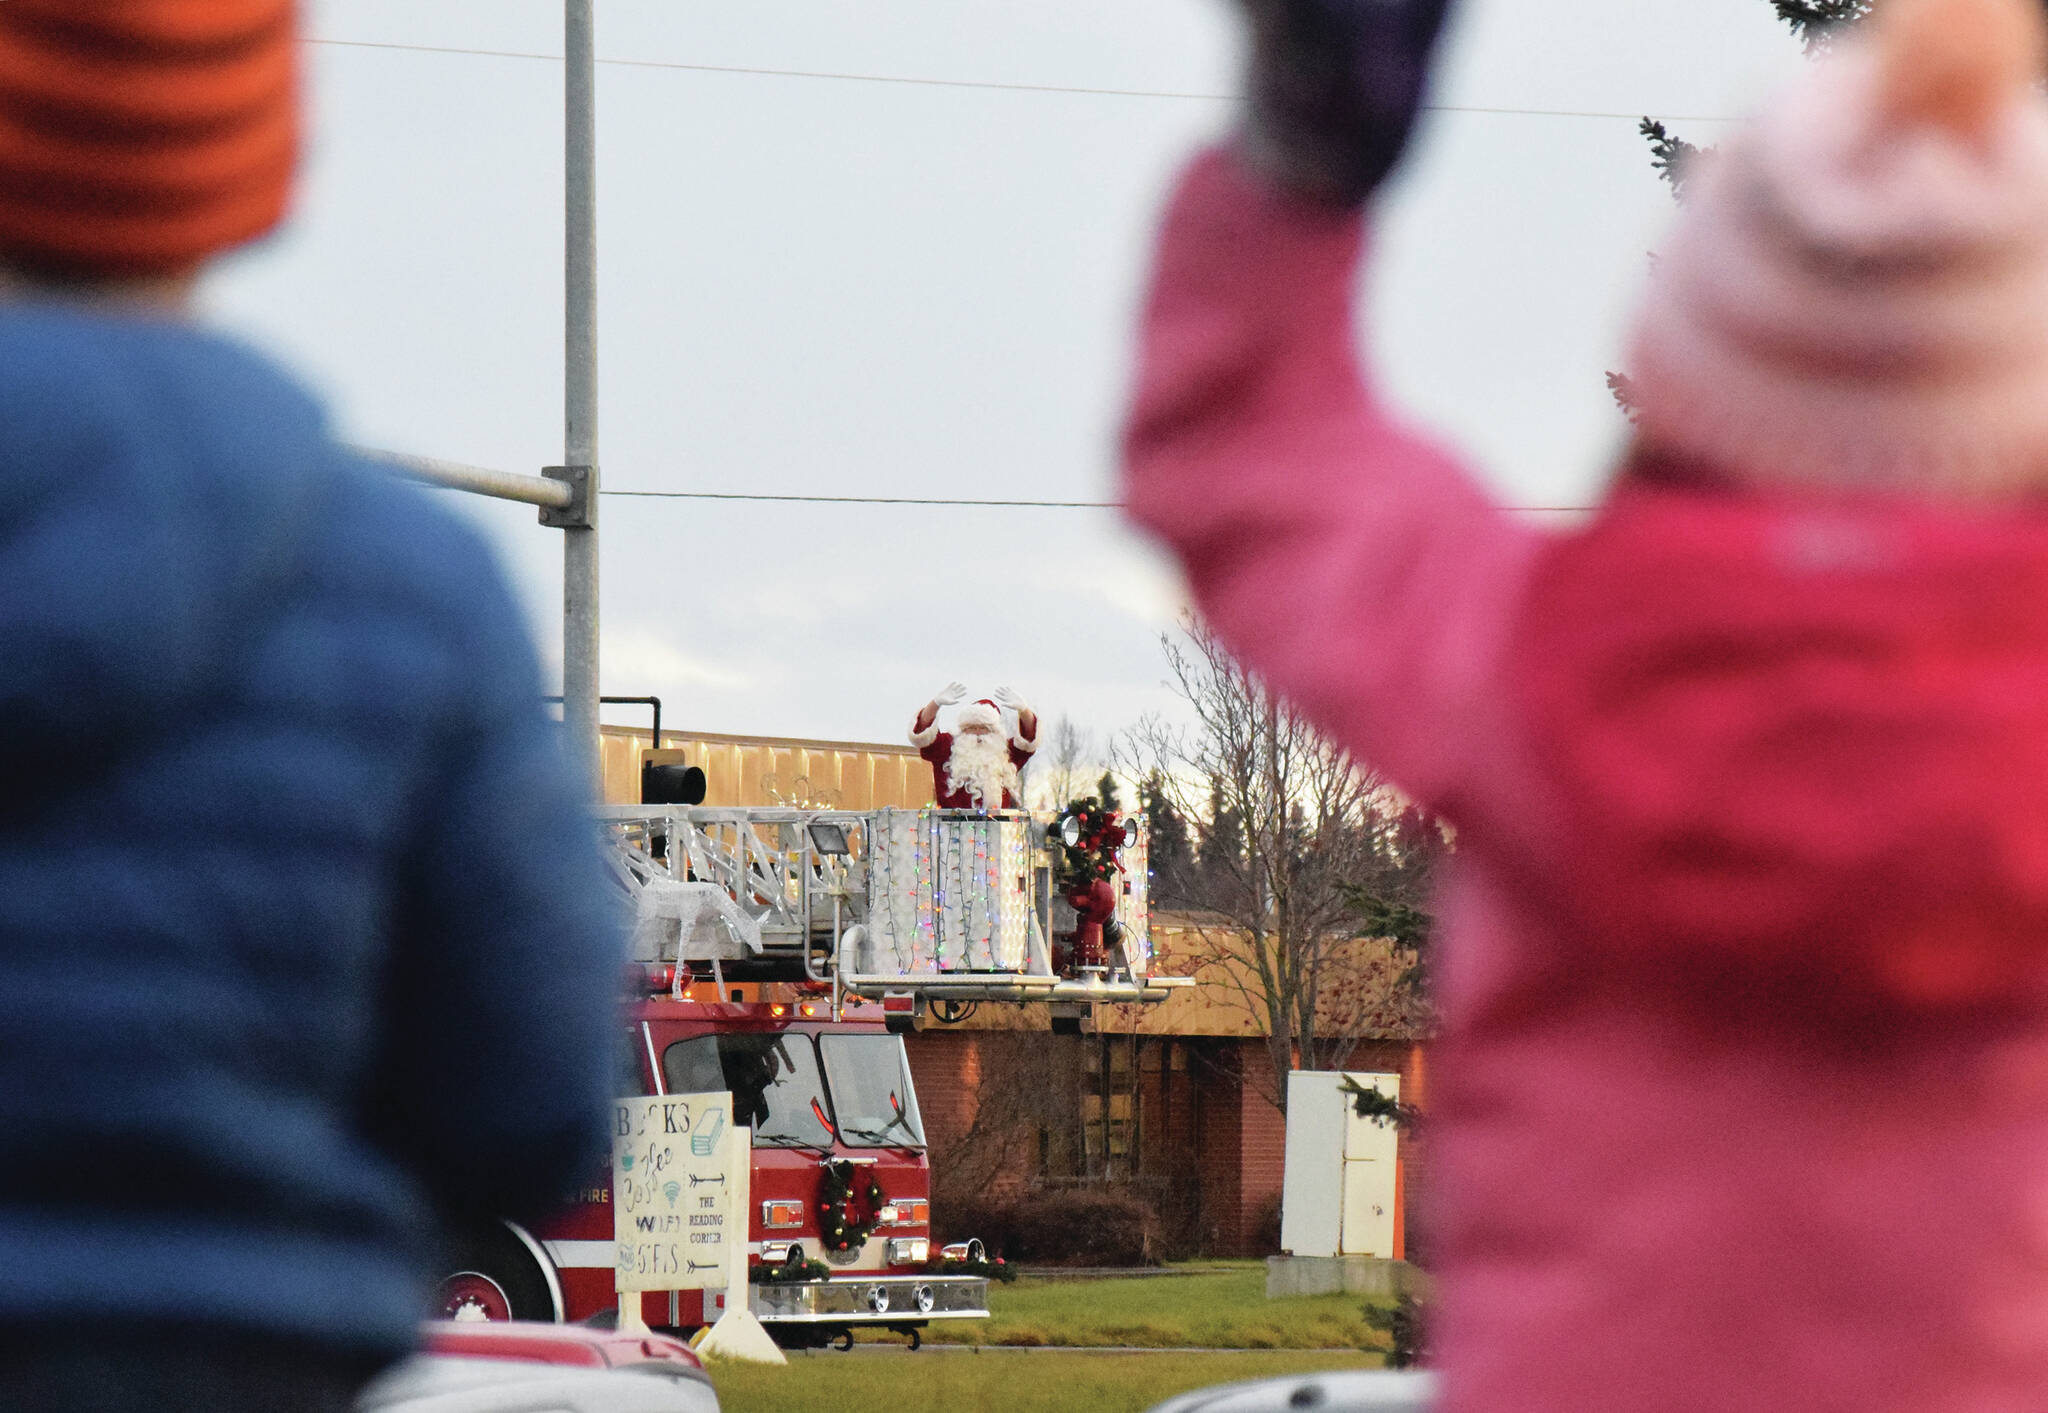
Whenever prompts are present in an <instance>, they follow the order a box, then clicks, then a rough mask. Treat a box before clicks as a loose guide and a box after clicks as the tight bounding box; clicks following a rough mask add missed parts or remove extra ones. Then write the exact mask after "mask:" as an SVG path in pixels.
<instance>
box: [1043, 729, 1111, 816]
mask: <svg viewBox="0 0 2048 1413" xmlns="http://www.w3.org/2000/svg"><path fill="white" fill-rule="evenodd" d="M1095 755H1096V750H1095V739H1094V736H1093V734H1092V733H1090V732H1088V731H1085V730H1083V729H1082V728H1081V727H1079V726H1076V725H1075V724H1074V723H1073V720H1072V719H1071V718H1069V717H1066V716H1062V717H1061V718H1060V719H1059V720H1058V721H1055V722H1054V723H1053V726H1052V731H1051V732H1050V733H1049V735H1048V738H1047V742H1046V745H1045V748H1044V749H1043V750H1041V751H1040V752H1039V753H1038V754H1037V755H1036V756H1035V757H1033V759H1034V760H1035V761H1038V762H1041V763H1042V765H1041V768H1040V770H1039V771H1038V780H1039V782H1040V784H1041V785H1042V786H1043V788H1044V792H1045V799H1044V801H1043V804H1044V805H1045V807H1046V808H1049V809H1058V808H1060V807H1061V806H1062V805H1065V804H1067V803H1068V802H1069V801H1071V800H1073V799H1076V798H1078V797H1079V796H1081V795H1085V794H1087V793H1088V790H1089V787H1090V784H1091V781H1090V779H1089V776H1090V774H1091V773H1092V771H1093V769H1094V767H1095V765H1096V763H1097V762H1096V761H1095V759H1094V757H1095Z"/></svg>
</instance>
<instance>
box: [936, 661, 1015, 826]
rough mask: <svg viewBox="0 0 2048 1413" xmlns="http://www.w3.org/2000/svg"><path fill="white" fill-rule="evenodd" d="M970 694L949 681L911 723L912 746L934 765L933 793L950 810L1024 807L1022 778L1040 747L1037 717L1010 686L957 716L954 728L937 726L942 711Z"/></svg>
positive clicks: (971, 705) (1000, 688) (998, 690)
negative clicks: (1020, 794)
mask: <svg viewBox="0 0 2048 1413" xmlns="http://www.w3.org/2000/svg"><path fill="white" fill-rule="evenodd" d="M966 696H967V688H966V687H965V686H963V685H962V684H960V683H958V682H950V683H948V684H947V685H946V687H945V690H943V691H941V692H940V693H939V694H938V695H937V696H935V697H933V698H932V699H931V700H930V701H928V702H926V703H925V704H924V708H923V710H921V711H919V712H918V714H917V719H916V720H915V721H913V722H912V723H911V724H910V744H911V745H913V746H916V747H917V751H918V754H919V755H921V756H923V757H924V758H925V759H926V760H928V761H930V762H931V763H932V793H933V794H934V795H935V796H936V797H937V798H938V802H939V808H940V809H946V810H997V809H1003V810H1014V809H1018V808H1021V804H1020V802H1019V800H1018V782H1019V780H1020V779H1021V778H1022V775H1023V771H1024V763H1025V762H1026V761H1028V760H1030V759H1031V753H1032V752H1033V751H1036V750H1037V749H1038V716H1037V713H1035V712H1033V711H1032V710H1031V708H1030V707H1028V706H1026V705H1025V704H1024V699H1023V698H1022V697H1020V696H1018V695H1017V694H1016V693H1015V692H1013V691H1011V690H1010V689H1009V688H1008V687H998V688H996V689H995V692H994V693H993V694H992V695H990V696H987V697H983V698H982V699H981V700H980V701H978V702H968V703H967V705H966V706H963V707H961V708H960V710H959V711H958V712H957V713H955V714H954V718H953V729H952V730H951V731H941V730H939V709H940V708H941V707H949V706H952V705H953V704H954V703H956V702H959V701H961V700H963V699H964V698H965V697H966Z"/></svg>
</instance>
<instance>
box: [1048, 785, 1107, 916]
mask: <svg viewBox="0 0 2048 1413" xmlns="http://www.w3.org/2000/svg"><path fill="white" fill-rule="evenodd" d="M1050 838H1051V841H1052V845H1053V849H1054V852H1055V854H1056V856H1057V864H1056V872H1057V873H1058V875H1059V885H1060V891H1061V892H1063V893H1079V892H1085V891H1086V890H1087V888H1088V886H1089V885H1090V884H1092V883H1097V882H1101V881H1103V880H1106V879H1110V878H1114V877H1116V875H1117V873H1118V872H1119V865H1118V864H1117V858H1116V851H1117V850H1118V849H1121V848H1122V847H1123V845H1124V818H1123V816H1122V815H1121V814H1118V813H1117V812H1116V811H1115V810H1113V809H1106V808H1104V807H1103V806H1102V805H1101V804H1100V803H1099V802H1098V801H1097V800H1096V798H1095V797H1094V796H1093V795H1089V796H1087V797H1086V798H1084V799H1079V800H1076V801H1074V802H1073V803H1072V804H1070V805H1068V806H1067V807H1066V808H1065V809H1063V810H1061V811H1060V817H1059V819H1058V821H1057V822H1055V823H1054V825H1053V827H1052V832H1051V835H1050Z"/></svg>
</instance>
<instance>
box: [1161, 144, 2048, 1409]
mask: <svg viewBox="0 0 2048 1413" xmlns="http://www.w3.org/2000/svg"><path fill="white" fill-rule="evenodd" d="M1359 244H1360V225H1359V222H1358V221H1357V220H1356V219H1354V218H1351V217H1347V216H1342V215H1334V214H1330V213H1327V212H1323V211H1319V210H1314V209H1310V208H1307V207H1304V206H1301V205H1298V204H1295V203H1292V202H1290V201H1289V200H1287V199H1286V198H1283V197H1281V196H1278V195H1276V194H1274V193H1272V192H1271V191H1270V190H1268V189H1267V188H1265V187H1263V186H1262V185H1260V184H1259V183H1258V182H1257V181H1256V180H1254V179H1253V178H1251V177H1249V176H1248V175H1247V174H1246V173H1245V172H1244V171H1243V170H1242V169H1241V168H1239V167H1238V166H1237V165H1236V164H1235V162H1234V161H1233V159H1231V158H1230V157H1228V156H1227V155H1224V154H1222V153H1211V154H1209V155H1208V156H1206V157H1204V158H1203V159H1201V160H1200V161H1199V162H1197V163H1196V165H1195V166H1194V168H1193V169H1192V171H1191V172H1190V173H1189V174H1188V176H1187V177H1186V179H1185V180H1184V182H1183V184H1182V186H1181V188H1180V190H1179V192H1178V194H1177V196H1176V198H1175V200H1174V202H1173V206H1172V209H1171V212H1170V214H1169V215H1168V217H1167V220H1166V223H1165V230H1164V234H1163V237H1162V239H1161V243H1160V249H1159V255H1158V268H1157V272H1156V279H1155V286H1154V289H1153V292H1152V297H1151V300H1150V304H1149V307H1148V310H1147V313H1146V316H1145V326H1144V337H1143V351H1142V365H1141V375H1140V382H1139V387H1138V392H1137V403H1136V407H1135V410H1134V412H1133V414H1132V419H1131V423H1130V427H1129V431H1128V444H1127V448H1126V455H1127V464H1128V487H1127V497H1128V504H1129V508H1130V513H1131V515H1132V516H1133V517H1134V518H1135V519H1136V520H1137V521H1138V522H1139V523H1140V524H1142V525H1143V526H1145V527H1146V528H1148V529H1149V530H1151V531H1152V532H1153V533H1155V534H1157V535H1158V536H1160V537H1161V538H1163V539H1164V540H1165V541H1167V543H1168V544H1169V545H1171V546H1172V548H1173V549H1174V550H1175V551H1176V552H1177V553H1178V555H1179V556H1180V559H1181V561H1182V563H1183V564H1184V566H1185V568H1186V571H1187V575H1188V578H1189V581H1190V583H1191V585H1192V587H1193V590H1194V594H1195V597H1196V600H1197V603H1198V605H1199V608H1200V610H1201V612H1202V614H1203V615H1204V617H1205V618H1206V619H1207V621H1208V622H1209V623H1210V624H1211V625H1212V626H1213V627H1214V628H1215V629H1216V631H1217V632H1218V633H1219V634H1221V635H1222V637H1223V638H1224V640H1225V641H1226V642H1227V643H1229V644H1230V645H1231V647H1232V648H1233V650H1234V651H1235V652H1237V653H1238V654H1239V655H1240V656H1241V657H1242V659H1243V660H1244V661H1245V662H1246V663H1247V664H1248V665H1250V666H1251V667H1253V668H1254V669H1255V670H1257V671H1258V672H1259V673H1260V674H1261V675H1262V676H1263V677H1264V678H1265V680H1266V681H1267V682H1268V683H1269V684H1271V685H1272V686H1273V687H1274V688H1276V689H1277V690H1279V691H1281V692H1282V693H1284V694H1285V695H1286V696H1288V697H1289V698H1290V699H1291V700H1293V701H1294V702H1295V703H1296V704H1297V705H1298V706H1300V707H1301V708H1302V709H1303V710H1305V711H1306V712H1307V713H1309V714H1310V716H1311V717H1312V718H1313V719H1315V720H1316V721H1317V722H1318V723H1319V724H1320V725H1321V726H1322V727H1323V728H1324V729H1325V730H1326V731H1327V732H1328V733H1329V734H1330V735H1331V736H1332V737H1333V738H1334V739H1335V740H1337V741H1339V742H1341V743H1342V744H1343V745H1345V746H1346V747H1348V748H1350V749H1352V750H1353V751H1355V752H1356V753H1357V754H1358V755H1359V756H1360V757H1361V758H1363V759H1366V760H1369V761H1371V762H1372V763H1374V764H1375V765H1377V766H1378V767H1380V768H1381V769H1382V770H1384V771H1385V772H1386V773H1387V774H1388V775H1389V776H1390V777H1391V778H1392V779H1394V780H1395V781H1396V782H1398V783H1399V784H1401V785H1402V786H1403V787H1404V788H1405V789H1407V790H1408V791H1409V792H1411V793H1412V794H1414V795H1415V796H1417V797H1418V798H1420V799H1421V800H1423V801H1424V802H1425V803H1427V804H1429V805H1430V806H1432V807H1433V808H1435V809H1436V810H1438V811H1440V812H1441V813H1443V814H1444V815H1445V816H1446V817H1448V818H1449V819H1451V820H1452V821H1453V822H1455V823H1456V824H1457V825H1458V827H1459V831H1460V834H1459V841H1460V849H1459V856H1458V860H1457V863H1458V867H1457V871H1456V876H1455V878H1454V880H1453V882H1452V884H1451V886H1450V888H1449V889H1448V891H1447V894H1446V896H1445V897H1444V898H1443V899H1442V900H1441V911H1442V916H1443V918H1444V928H1443V932H1444V934H1445V941H1444V943H1443V957H1442V959H1441V963H1440V971H1439V975H1440V979H1441V986H1442V993H1441V996H1440V998H1439V999H1440V1002H1441V1004H1442V1007H1443V1010H1444V1014H1445V1023H1444V1028H1443V1034H1442V1039H1441V1045H1440V1048H1439V1052H1438V1065H1437V1067H1436V1070H1435V1071H1434V1073H1435V1075H1436V1083H1435V1089H1434V1094H1433V1098H1434V1101H1435V1104H1434V1109H1433V1112H1432V1125H1433V1128H1432V1134H1433V1137H1432V1143H1433V1145H1434V1146H1433V1150H1432V1157H1433V1161H1432V1182H1433V1184H1435V1190H1434V1191H1433V1192H1432V1193H1431V1194H1430V1209H1429V1216H1430V1220H1429V1224H1428V1225H1429V1230H1430V1235H1431V1251H1432V1253H1433V1256H1434V1257H1435V1259H1436V1263H1437V1265H1438V1267H1439V1273H1440V1276H1441V1287H1440V1296H1439V1300H1438V1303H1437V1305H1436V1326H1435V1334H1436V1341H1437V1343H1436V1349H1437V1355H1438V1359H1439V1362H1440V1365H1441V1368H1442V1371H1443V1374H1444V1378H1445V1389H1446V1395H1445V1400H1444V1404H1443V1407H1444V1413H1610V1410H1611V1411H1612V1413H1653V1410H1654V1411H1655V1413H1690V1410H1701V1413H1704V1411H1705V1410H1715V1413H1773V1411H1774V1410H1795V1409H1796V1410H1801V1411H1802V1413H1819V1411H1820V1410H1843V1411H1844V1413H1848V1411H1849V1410H1854V1411H1855V1413H1875V1411H1877V1410H1892V1409H1898V1410H1905V1409H1912V1410H1916V1413H1935V1410H1954V1413H1963V1410H1968V1411H1969V1413H1993V1410H1997V1411H1998V1413H2043V1411H2044V1410H2048V517H2043V516H2041V515H2039V514H2037V513H2035V512H2033V511H2028V512H2026V513H2023V514H2018V513H2016V514H2010V515H2006V516H1991V515H1973V514H1970V513H1965V512H1961V511H1948V510H1940V509H1937V508H1934V507H1932V506H1924V505H1918V504H1913V503H1904V502H1896V501H1894V502H1885V501H1879V500H1868V499H1866V500H1853V499H1841V500H1833V501H1823V500H1817V499H1801V498H1799V497H1797V496H1795V495H1793V494H1790V493H1788V494H1785V495H1783V496H1778V495H1760V494H1757V493H1753V492H1752V493H1742V492H1738V491H1735V490H1732V489H1727V488H1724V487H1721V486H1717V485H1716V484H1715V483H1714V480H1713V478H1712V477H1711V475H1708V474H1705V473H1701V472H1697V471H1688V470H1685V469H1683V468H1677V467H1672V466H1668V465H1665V466H1661V467H1660V465H1659V464H1658V463H1656V462H1654V461H1651V460H1646V461H1645V462H1644V463H1643V468H1642V470H1641V471H1640V472H1638V473H1633V474H1629V475H1625V476H1624V477H1623V479H1622V481H1621V482H1620V484H1619V485H1618V487H1617V488H1616V490H1615V491H1614V493H1613V494H1612V495H1611V496H1610V498H1609V501H1608V504H1607V506H1606V507H1605V508H1604V509H1603V510H1602V511H1601V512H1600V513H1599V515H1597V516H1596V517H1595V518H1594V519H1593V520H1592V521H1591V523H1590V524H1588V525H1587V526H1585V527H1584V528H1581V529H1577V530H1573V531H1571V532H1569V533H1559V534H1546V533H1542V532H1539V531H1537V530H1536V529H1533V528H1531V527H1530V526H1528V525H1525V524H1523V523H1520V522H1519V521H1517V520H1515V519H1513V518H1510V517H1509V516H1507V515H1505V514H1503V513H1502V512H1501V511H1500V510H1499V509H1497V508H1496V507H1495V506H1494V505H1493V504H1491V503H1490V502H1489V501H1488V499H1487V498H1486V496H1485V495H1483V494H1482V493H1481V491H1480V490H1478V489H1477V488H1476V487H1475V486H1474V484H1473V483H1472V482H1471V481H1470V480H1469V479H1468V478H1467V477H1466V475H1465V474H1463V473H1462V472H1461V470H1460V469H1459V467H1458V466H1457V464H1456V463H1455V462H1454V461H1453V460H1452V459H1451V458H1450V457H1449V456H1448V455H1446V454H1445V453H1444V452H1443V451H1441V450H1439V449H1437V448H1436V447H1434V446H1433V445H1431V444H1430V443H1429V442H1427V441H1425V440H1423V439H1421V438H1419V437H1417V436H1415V435H1413V434H1411V433H1410V432H1408V431H1406V430H1404V429H1403V428H1402V427H1401V426H1400V425H1398V424H1397V423H1396V422H1394V421H1393V420H1392V419H1391V418H1390V417H1389V416H1388V415H1387V413H1386V412H1385V411H1384V410H1383V409H1382V408H1381V407H1380V406H1379V405H1378V404H1377V402H1376V401H1375V399H1374V397H1373V394H1372V392H1371V390H1370V388H1369V386H1368V385H1367V384H1366V383H1365V382H1364V381H1363V380H1362V378H1361V375H1360V370H1359V368H1358V366H1357V362H1356V359H1355V356H1354V353H1353V335H1352V326H1351V312H1350V305H1351V299H1350V295H1351V290H1352V285H1353V280H1354V275H1355V266H1356V262H1357V258H1358V251H1359Z"/></svg>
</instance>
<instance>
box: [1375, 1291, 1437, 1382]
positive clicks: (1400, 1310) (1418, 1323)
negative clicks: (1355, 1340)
mask: <svg viewBox="0 0 2048 1413" xmlns="http://www.w3.org/2000/svg"><path fill="white" fill-rule="evenodd" d="M1423 1314H1424V1312H1423V1308H1422V1304H1421V1302H1420V1301H1418V1300H1416V1298H1415V1297H1414V1296H1412V1295H1409V1294H1407V1293H1406V1292H1405V1291H1404V1292H1403V1293H1402V1294H1401V1295H1400V1296H1399V1297H1398V1298H1396V1299H1395V1301H1394V1303H1393V1304H1392V1305H1391V1306H1384V1305H1368V1306H1366V1307H1365V1322H1366V1323H1367V1324H1368V1325H1371V1326H1372V1327H1373V1328H1374V1329H1376V1330H1378V1331H1379V1332H1380V1333H1381V1334H1384V1335H1385V1336H1386V1337H1387V1367H1388V1368H1389V1369H1412V1368H1414V1367H1415V1366H1416V1365H1417V1364H1420V1363H1422V1362H1423V1360H1424V1358H1425V1357H1426V1356H1427V1355H1428V1352H1429V1350H1428V1342H1427V1340H1426V1339H1425V1338H1424V1333H1423Z"/></svg>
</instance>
